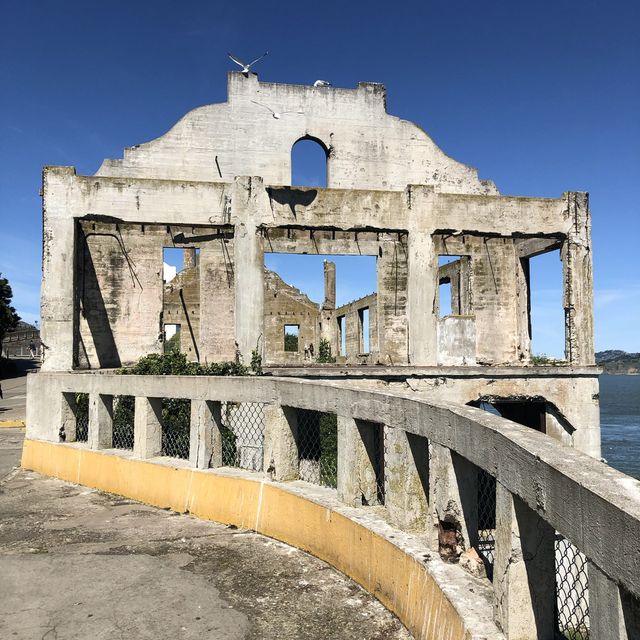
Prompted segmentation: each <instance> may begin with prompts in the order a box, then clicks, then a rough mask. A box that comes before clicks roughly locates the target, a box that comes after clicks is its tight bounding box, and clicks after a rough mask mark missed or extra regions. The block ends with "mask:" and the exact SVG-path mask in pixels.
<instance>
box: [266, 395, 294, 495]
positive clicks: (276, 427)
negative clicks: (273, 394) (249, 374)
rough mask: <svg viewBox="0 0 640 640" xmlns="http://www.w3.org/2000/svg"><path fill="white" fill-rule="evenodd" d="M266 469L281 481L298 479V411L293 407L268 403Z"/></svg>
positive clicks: (273, 478) (268, 473) (270, 475)
mask: <svg viewBox="0 0 640 640" xmlns="http://www.w3.org/2000/svg"><path fill="white" fill-rule="evenodd" d="M264 421H265V426H264V471H265V473H266V474H267V475H268V476H269V477H270V478H271V479H272V480H278V481H280V482H283V481H286V480H297V479H298V477H299V470H298V469H299V461H298V443H297V436H298V412H297V410H296V409H293V408H291V407H280V406H278V405H273V404H270V405H267V406H266V407H265V410H264Z"/></svg>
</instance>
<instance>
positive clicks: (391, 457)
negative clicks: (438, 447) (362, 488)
mask: <svg viewBox="0 0 640 640" xmlns="http://www.w3.org/2000/svg"><path fill="white" fill-rule="evenodd" d="M384 438H385V443H384V456H385V476H386V483H385V506H386V507H387V512H388V513H389V518H390V519H391V521H392V522H393V523H395V524H396V525H397V526H398V527H399V528H401V529H404V530H406V531H419V532H424V531H425V527H426V524H427V496H428V492H429V446H428V443H427V439H426V438H421V437H419V436H415V435H413V434H410V433H406V432H405V431H403V430H402V429H394V428H393V427H389V426H387V425H385V427H384Z"/></svg>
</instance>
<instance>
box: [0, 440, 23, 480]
mask: <svg viewBox="0 0 640 640" xmlns="http://www.w3.org/2000/svg"><path fill="white" fill-rule="evenodd" d="M23 440H24V429H2V431H0V442H1V445H0V482H2V480H3V479H4V478H6V477H7V476H8V475H9V474H10V473H11V472H12V471H13V469H14V467H17V466H19V465H20V454H21V453H22V441H23Z"/></svg>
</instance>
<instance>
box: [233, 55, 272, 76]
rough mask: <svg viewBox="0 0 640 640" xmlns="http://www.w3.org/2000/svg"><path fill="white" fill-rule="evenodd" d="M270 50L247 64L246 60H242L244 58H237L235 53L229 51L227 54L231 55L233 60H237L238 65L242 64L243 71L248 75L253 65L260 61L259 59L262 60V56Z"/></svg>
mask: <svg viewBox="0 0 640 640" xmlns="http://www.w3.org/2000/svg"><path fill="white" fill-rule="evenodd" d="M268 54H269V52H268V51H265V52H264V53H263V54H262V55H261V56H260V57H259V58H256V59H255V60H252V61H251V62H250V63H249V64H245V63H244V62H242V60H240V59H238V58H236V57H235V56H234V55H232V54H230V53H228V54H227V55H228V56H229V58H231V60H233V62H235V63H236V64H237V65H240V66H241V67H242V73H244V75H245V76H248V75H249V73H250V71H251V67H252V66H253V65H254V64H255V63H256V62H258V60H262V58H264V57H265V56H266V55H268Z"/></svg>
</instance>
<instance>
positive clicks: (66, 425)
mask: <svg viewBox="0 0 640 640" xmlns="http://www.w3.org/2000/svg"><path fill="white" fill-rule="evenodd" d="M58 436H59V438H60V440H62V441H63V442H75V441H76V394H75V393H62V394H60V428H59V432H58Z"/></svg>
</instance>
